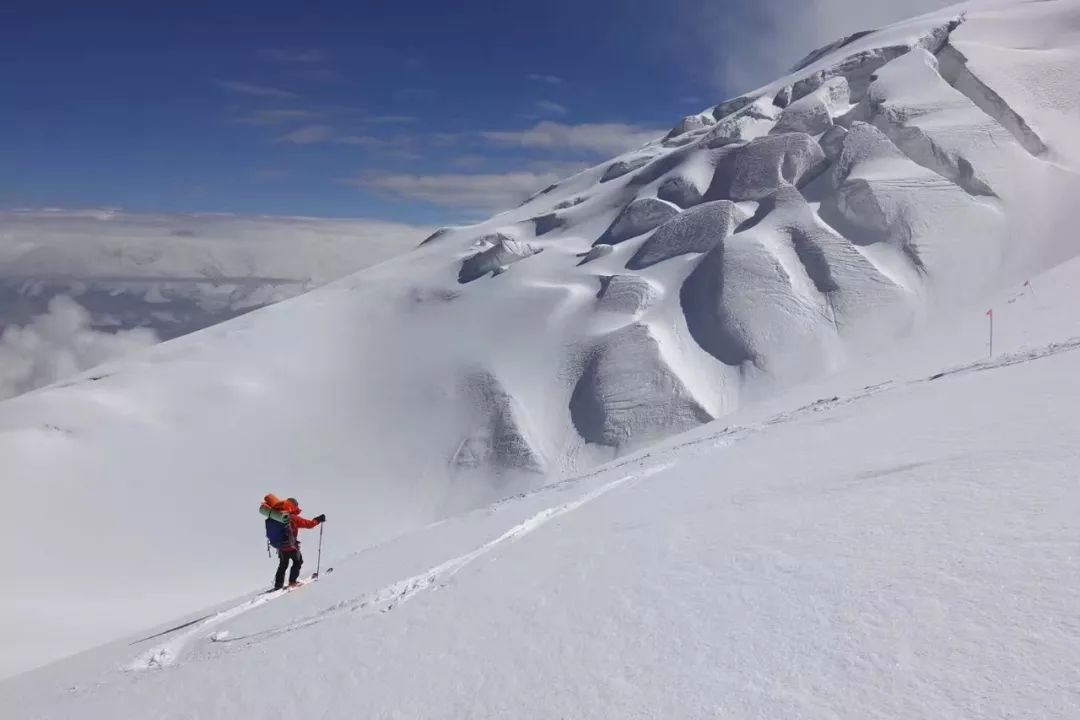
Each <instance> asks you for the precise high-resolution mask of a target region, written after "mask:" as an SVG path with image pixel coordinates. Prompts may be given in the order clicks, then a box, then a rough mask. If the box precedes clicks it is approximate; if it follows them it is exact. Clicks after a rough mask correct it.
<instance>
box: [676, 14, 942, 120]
mask: <svg viewBox="0 0 1080 720" xmlns="http://www.w3.org/2000/svg"><path fill="white" fill-rule="evenodd" d="M951 4H954V3H952V2H949V0H908V1H907V2H903V3H900V2H896V0H766V1H765V2H761V3H745V4H741V5H738V6H734V7H733V6H732V5H731V4H729V3H718V2H710V1H709V0H670V1H669V3H666V6H667V8H668V12H669V13H670V17H672V18H676V20H675V24H674V26H672V27H671V28H670V30H671V34H670V35H669V36H668V37H667V38H666V44H667V45H668V47H669V48H670V47H674V48H679V49H681V50H682V51H683V53H685V54H686V55H687V56H688V59H689V60H692V61H693V65H694V66H696V67H698V68H703V69H704V75H705V77H703V78H702V80H704V81H705V82H706V83H707V84H708V85H710V86H711V87H712V88H713V89H714V91H716V92H720V93H723V94H726V95H728V96H735V95H738V94H740V93H743V92H746V91H748V90H752V89H754V88H755V87H758V86H760V85H763V84H764V83H766V82H769V81H771V80H773V79H775V78H776V77H778V76H779V75H782V74H784V73H785V72H787V70H788V69H789V68H790V67H791V66H792V65H794V64H795V63H796V62H797V61H798V60H799V59H800V58H802V57H803V56H804V55H806V54H807V53H808V52H810V51H811V50H814V49H815V48H818V47H821V46H822V45H826V44H828V43H830V42H832V41H833V40H837V39H839V38H840V37H842V36H844V35H848V34H850V33H853V32H856V31H858V30H867V29H874V28H878V27H881V26H883V25H887V24H889V23H893V22H896V21H898V20H903V19H905V18H909V17H914V16H916V15H920V14H922V13H926V12H929V11H931V10H937V9H939V8H943V7H946V6H947V5H951ZM721 99H723V98H719V97H717V98H713V99H712V101H713V102H715V101H719V100H721Z"/></svg>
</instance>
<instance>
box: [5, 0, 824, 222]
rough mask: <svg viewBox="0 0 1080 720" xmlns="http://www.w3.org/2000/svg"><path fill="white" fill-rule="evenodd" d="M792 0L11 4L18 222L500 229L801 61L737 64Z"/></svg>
mask: <svg viewBox="0 0 1080 720" xmlns="http://www.w3.org/2000/svg"><path fill="white" fill-rule="evenodd" d="M791 1H792V0H777V2H775V3H772V5H770V3H768V2H765V3H761V4H753V3H740V2H734V0H731V1H729V0H718V1H717V2H707V1H706V0H701V1H700V2H696V1H695V0H548V1H544V0H528V1H520V0H503V1H502V2H493V1H491V0H485V1H483V2H481V1H479V0H457V1H456V2H452V3H451V2H445V1H442V0H439V1H432V0H415V1H414V2H383V1H381V0H362V1H358V2H341V3H301V2H295V1H294V2H288V3H277V2H259V3H245V2H225V1H222V2H217V3H203V2H185V3H148V2H103V3H91V2H67V3H47V2H24V0H14V1H13V0H8V2H7V3H4V4H3V5H2V7H0V86H2V87H3V88H4V89H5V93H4V94H5V102H4V106H3V110H2V111H0V207H2V208H14V207H45V206H56V207H66V208H74V207H90V206H109V207H122V208H125V209H129V210H156V211H170V212H232V213H242V214H248V213H258V214H280V215H297V214H299V215H315V216H337V217H361V216H362V217H370V218H379V219H388V220H401V221H407V222H415V223H438V222H448V221H455V220H460V219H467V218H469V217H481V216H485V215H487V214H489V213H490V212H491V211H493V210H496V209H499V208H500V206H503V205H506V204H508V203H509V204H513V203H514V202H516V201H517V200H518V199H520V197H521V196H523V195H525V194H528V193H529V192H530V191H531V190H533V189H535V188H536V187H539V186H543V185H546V184H548V183H549V182H551V181H552V180H553V179H556V178H557V177H560V176H562V175H565V174H567V173H568V172H571V171H573V170H575V169H576V168H579V167H581V166H584V165H590V164H594V163H596V162H599V161H602V160H604V159H605V158H607V157H610V156H611V155H614V154H616V153H617V152H619V151H621V150H624V149H628V148H629V147H632V146H634V145H636V144H640V142H641V141H642V140H644V139H646V138H648V137H649V136H650V134H652V133H654V132H663V131H664V130H666V129H667V128H668V127H670V125H672V124H673V123H674V122H675V121H676V120H677V119H678V118H679V117H681V116H682V115H684V114H687V113H690V112H697V111H699V110H702V109H704V108H705V107H706V106H707V105H710V104H713V103H715V102H717V101H719V100H721V99H724V98H725V97H727V96H728V95H732V94H735V93H738V92H741V91H743V90H745V89H747V87H740V86H739V85H744V86H745V85H746V84H747V83H749V82H752V81H754V80H757V81H763V80H766V79H768V78H769V77H771V75H770V73H773V72H775V71H776V70H777V69H778V68H780V67H784V66H786V65H788V64H790V63H791V62H793V61H794V60H796V59H797V57H798V56H799V55H800V54H801V53H802V52H804V51H805V50H806V49H808V48H809V47H812V46H813V44H814V43H815V42H817V40H818V38H817V37H814V36H813V35H814V34H813V33H807V35H806V37H805V38H803V37H800V42H799V43H786V44H785V46H784V47H781V48H779V49H778V51H777V52H776V53H771V51H770V54H775V55H776V56H777V57H776V58H775V61H774V59H773V58H772V57H771V56H767V58H766V61H765V62H762V61H761V60H760V57H757V58H755V60H756V61H755V62H754V63H752V64H753V65H754V67H755V68H757V69H756V70H755V71H751V72H749V73H747V72H746V71H745V68H744V65H740V64H739V62H738V58H739V55H740V47H745V46H746V44H747V43H748V42H750V41H751V40H752V39H753V38H757V37H770V38H777V37H783V33H784V32H785V31H787V32H790V28H789V27H788V20H793V19H794V16H791V15H789V16H787V17H785V14H784V13H783V12H777V8H780V7H781V6H783V5H784V4H785V3H788V2H791ZM811 4H813V3H811ZM825 4H829V3H825ZM833 4H835V3H833ZM841 4H842V3H841ZM841 29H843V28H841ZM800 44H801V45H802V46H801V47H800V46H799V45H800ZM743 54H744V55H745V53H743ZM758 55H759V56H760V55H761V53H758ZM747 59H748V60H750V59H751V58H747Z"/></svg>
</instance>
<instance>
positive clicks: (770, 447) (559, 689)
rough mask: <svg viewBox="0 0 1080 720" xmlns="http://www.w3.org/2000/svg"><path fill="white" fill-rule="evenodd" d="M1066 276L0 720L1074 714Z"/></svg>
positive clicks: (276, 600)
mask: <svg viewBox="0 0 1080 720" xmlns="http://www.w3.org/2000/svg"><path fill="white" fill-rule="evenodd" d="M1077 282H1080V262H1074V263H1070V264H1069V265H1068V266H1066V267H1063V268H1060V269H1058V270H1056V271H1054V272H1052V273H1050V274H1048V275H1046V276H1043V277H1039V278H1035V279H1034V280H1033V281H1032V283H1031V285H1030V286H1027V287H1023V288H1019V289H1014V290H1013V291H1010V292H1009V293H1007V294H1004V295H1001V296H1000V297H998V298H997V299H996V300H995V302H994V309H995V314H996V317H997V322H998V325H999V327H1000V328H1001V329H1003V330H1004V332H1003V333H1001V335H1000V337H1001V338H1002V339H1001V340H999V348H998V352H997V354H995V356H994V357H993V358H992V359H988V358H987V357H986V354H985V353H986V350H987V348H986V346H985V340H986V338H985V331H986V326H985V318H984V317H983V315H982V313H981V312H979V311H978V310H976V309H972V311H971V312H966V313H963V314H962V315H961V316H960V318H959V320H954V321H950V322H949V323H945V324H943V325H941V326H940V327H939V328H936V329H935V331H933V332H930V333H928V334H927V335H925V336H922V337H920V338H919V339H918V340H917V341H915V342H913V343H911V344H908V345H906V346H902V347H900V348H898V349H897V350H896V351H895V352H894V353H892V354H891V355H888V356H885V357H882V358H879V359H877V360H875V361H872V362H869V363H867V364H866V365H864V366H862V367H861V368H860V369H859V371H858V372H855V373H852V374H850V375H846V376H838V377H834V378H832V379H830V380H827V381H824V382H819V383H816V384H811V385H806V386H802V387H800V388H799V389H798V390H797V391H794V392H792V393H789V394H786V395H785V396H783V397H778V398H775V399H773V400H771V401H769V402H766V403H762V404H760V405H757V406H755V407H753V408H748V409H746V410H743V411H740V412H738V413H735V414H733V415H732V416H730V417H729V418H727V419H726V420H725V423H715V424H711V425H708V426H705V427H703V428H700V429H698V430H695V431H693V432H691V433H688V434H686V435H683V436H680V437H679V438H677V439H674V440H671V441H667V442H665V443H663V444H660V445H657V446H655V447H653V448H651V449H649V450H648V451H645V452H640V453H637V454H633V455H630V456H627V457H626V458H623V459H620V460H617V461H615V462H612V463H610V464H608V465H606V466H604V467H602V468H599V469H597V470H594V471H591V472H589V473H586V474H584V475H582V476H579V477H576V478H573V479H570V480H566V481H563V482H561V483H558V484H555V485H552V486H549V487H547V488H544V489H542V490H539V491H536V492H532V493H528V494H524V495H521V496H518V497H515V498H513V499H510V500H507V501H504V502H502V503H498V504H496V505H493V506H490V507H488V508H485V509H482V510H478V511H474V512H472V513H468V514H465V515H461V516H458V517H455V518H452V519H449V520H446V521H444V522H441V523H438V524H435V525H432V526H430V527H427V528H424V529H422V530H419V531H417V532H413V533H409V534H406V535H403V536H401V537H399V538H397V539H395V540H392V541H389V542H386V543H383V544H381V545H378V546H376V547H372V548H369V549H367V550H364V551H363V552H360V553H357V554H354V555H348V556H341V555H340V554H338V555H337V556H336V557H335V558H334V560H333V562H332V565H333V566H334V570H333V572H332V573H330V574H324V575H323V577H322V578H321V579H319V580H318V581H316V582H315V583H313V584H311V585H308V586H306V587H304V588H302V589H300V590H297V591H293V592H291V593H288V594H284V595H282V594H277V595H256V596H249V597H247V598H241V599H238V600H237V601H234V602H233V603H226V604H224V605H222V606H220V607H219V608H216V609H211V610H209V611H207V612H200V613H196V614H194V615H193V616H191V617H189V618H179V619H178V620H177V621H176V622H174V623H169V624H166V625H164V626H162V627H160V628H154V629H151V630H148V631H146V632H143V633H140V634H138V635H135V636H132V637H130V638H128V639H126V640H123V641H120V642H117V643H115V644H113V645H109V646H106V647H103V648H100V649H98V650H94V651H91V652H88V653H85V654H83V655H80V656H77V657H74V658H71V659H69V660H65V661H62V662H60V663H57V664H54V665H51V666H49V667H48V668H44V669H42V670H39V671H36V672H33V673H28V674H25V675H22V676H19V677H17V678H14V679H10V680H8V681H6V682H4V683H2V684H0V700H3V703H4V707H5V710H6V715H5V716H6V717H11V718H24V717H25V718H31V717H32V718H65V717H78V718H111V717H130V716H135V715H137V716H154V717H160V718H190V717H201V718H211V717H288V716H293V715H296V714H305V715H314V716H318V717H354V716H358V715H359V716H362V717H386V718H391V717H401V718H412V717H426V718H441V717H471V718H502V717H524V716H528V717H537V718H549V717H550V718H560V717H577V718H586V717H597V718H607V717H658V718H659V717H717V716H722V717H729V716H730V717H803V718H860V719H861V718H871V717H881V718H896V717H904V718H934V719H935V720H940V719H942V718H971V717H978V718H1014V717H1040V718H1062V719H1066V718H1075V717H1077V713H1078V712H1080V574H1078V572H1077V571H1078V570H1080V567H1078V563H1080V515H1078V514H1077V512H1076V509H1077V507H1080V505H1078V503H1080V491H1078V488H1077V484H1076V482H1075V477H1074V475H1075V469H1076V467H1077V465H1078V463H1080V450H1078V449H1077V447H1076V443H1075V438H1076V435H1077V433H1078V432H1080V413H1077V412H1076V408H1075V403H1072V402H1062V398H1071V397H1073V396H1074V395H1075V394H1076V393H1077V392H1078V391H1080V379H1078V378H1080V352H1078V351H1080V318H1078V317H1077V316H1076V314H1075V313H1074V312H1072V303H1071V301H1072V300H1073V298H1075V287H1076V284H1077ZM980 309H981V308H980ZM980 356H981V357H980ZM874 378H877V381H876V382H875V381H873V379H874ZM864 383H866V384H864ZM341 515H342V517H340V518H338V524H335V522H334V518H332V519H331V521H330V522H328V524H327V525H326V531H327V537H328V538H331V537H335V536H336V535H337V534H338V532H339V528H340V523H342V522H344V521H345V520H344V513H342V514H341ZM330 564H331V563H330V562H328V561H327V560H324V567H326V566H327V565H330ZM191 621H194V622H193V624H190V625H187V624H186V623H188V622H191ZM177 626H182V627H177ZM172 628H176V629H172ZM170 630H171V631H170ZM159 633H160V634H159ZM281 678H288V682H283V681H281V680H280V679H281Z"/></svg>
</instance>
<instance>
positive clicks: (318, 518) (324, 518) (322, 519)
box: [315, 515, 326, 523]
mask: <svg viewBox="0 0 1080 720" xmlns="http://www.w3.org/2000/svg"><path fill="white" fill-rule="evenodd" d="M315 522H319V523H324V522H326V516H325V515H319V516H318V517H316V518H315Z"/></svg>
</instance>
